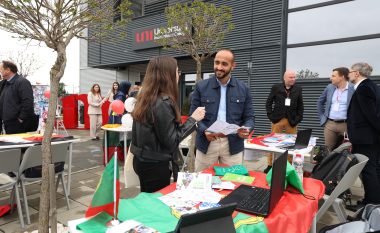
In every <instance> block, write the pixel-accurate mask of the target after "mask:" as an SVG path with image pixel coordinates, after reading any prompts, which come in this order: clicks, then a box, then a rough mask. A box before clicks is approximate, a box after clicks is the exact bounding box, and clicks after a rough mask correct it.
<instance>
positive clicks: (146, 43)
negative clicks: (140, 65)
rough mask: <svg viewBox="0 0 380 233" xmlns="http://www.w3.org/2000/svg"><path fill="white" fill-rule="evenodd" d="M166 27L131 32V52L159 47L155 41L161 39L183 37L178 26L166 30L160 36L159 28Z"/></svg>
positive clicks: (163, 25) (159, 26)
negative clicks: (175, 36)
mask: <svg viewBox="0 0 380 233" xmlns="http://www.w3.org/2000/svg"><path fill="white" fill-rule="evenodd" d="M164 27H167V25H166V24H159V25H154V26H151V27H147V28H141V29H137V30H134V31H133V39H132V50H139V49H148V48H155V47H160V46H161V45H159V44H157V43H156V41H157V40H158V39H160V38H162V37H166V38H167V37H173V36H174V35H183V33H182V31H181V29H180V28H179V27H178V26H173V27H169V28H166V34H164V35H161V28H164Z"/></svg>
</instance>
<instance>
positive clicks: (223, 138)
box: [190, 49, 254, 171]
mask: <svg viewBox="0 0 380 233" xmlns="http://www.w3.org/2000/svg"><path fill="white" fill-rule="evenodd" d="M235 65H236V64H235V61H234V54H233V52H232V51H231V50H228V49H222V50H220V51H219V52H218V53H217V54H216V56H215V59H214V72H215V77H211V78H209V79H206V80H202V81H200V82H198V83H197V84H196V86H195V90H194V92H193V95H192V101H191V107H190V114H192V112H194V111H195V109H197V107H205V110H206V115H205V118H204V119H203V120H202V121H200V122H198V133H197V138H196V142H195V143H196V148H197V151H196V158H195V170H196V171H202V170H203V169H206V168H208V167H210V166H211V165H212V164H214V163H216V162H220V163H225V164H228V165H236V164H241V162H242V158H243V150H244V138H247V137H248V135H249V132H250V131H251V130H252V129H253V127H254V111H253V106H252V97H251V94H250V92H249V89H248V87H247V86H246V85H245V84H244V83H243V82H241V81H240V80H238V79H236V78H234V77H232V76H231V71H232V70H233V69H234V68H235ZM216 121H218V122H217V126H216V127H214V126H213V127H211V128H210V129H211V130H209V127H210V126H212V125H213V124H214V123H215V122H216ZM219 122H225V123H228V124H234V125H237V126H238V128H237V129H236V130H232V131H231V130H227V131H222V130H220V131H219V130H215V128H216V129H222V128H224V127H222V126H220V124H219ZM228 124H227V125H228ZM218 125H219V126H220V127H219V126H218ZM235 127H236V126H235ZM210 131H212V132H210ZM218 131H219V132H218ZM222 132H224V133H226V132H227V133H229V134H224V133H222Z"/></svg>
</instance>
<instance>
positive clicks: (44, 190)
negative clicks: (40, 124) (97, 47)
mask: <svg viewBox="0 0 380 233" xmlns="http://www.w3.org/2000/svg"><path fill="white" fill-rule="evenodd" d="M56 51H57V53H58V54H57V58H56V60H55V64H54V65H53V67H52V68H51V70H50V98H49V109H48V118H47V121H46V126H45V127H46V128H45V133H44V135H43V141H42V184H41V196H40V211H39V212H40V213H39V218H38V232H39V233H48V232H49V209H50V203H49V197H50V195H49V164H51V163H52V160H51V143H50V141H51V136H52V134H53V129H54V121H55V111H56V108H57V99H58V85H59V81H60V80H61V78H62V76H63V74H64V71H65V67H66V60H67V58H66V46H65V45H64V44H63V43H62V44H59V45H58V48H57V49H56ZM53 180H54V176H53ZM55 217H56V216H55Z"/></svg>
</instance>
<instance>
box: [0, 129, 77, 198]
mask: <svg viewBox="0 0 380 233" xmlns="http://www.w3.org/2000/svg"><path fill="white" fill-rule="evenodd" d="M23 135H24V134H23ZM7 136H9V135H7ZM14 136H15V137H19V136H18V135H17V134H15V135H14ZM0 140H1V136H0ZM79 141H80V140H79V139H78V138H74V139H68V140H65V141H56V142H51V144H53V145H54V144H61V143H69V161H68V166H67V182H66V187H67V195H68V196H69V195H70V190H71V168H72V161H73V143H76V142H79ZM38 143H40V142H38ZM36 144H37V143H36V142H31V143H27V144H25V143H22V144H21V143H20V144H14V145H4V146H1V145H0V150H4V149H12V148H28V147H31V146H34V145H36Z"/></svg>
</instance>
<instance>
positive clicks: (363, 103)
mask: <svg viewBox="0 0 380 233" xmlns="http://www.w3.org/2000/svg"><path fill="white" fill-rule="evenodd" d="M371 73H372V67H371V66H370V65H369V64H367V63H356V64H353V65H352V66H351V69H350V72H349V75H348V77H349V79H350V81H351V82H352V83H353V84H354V85H355V86H354V88H355V92H354V94H353V95H352V98H351V102H350V104H349V106H348V111H347V129H348V137H349V139H350V142H351V144H352V153H359V154H363V155H365V156H367V157H368V159H369V160H368V162H367V164H366V165H365V167H364V169H363V171H362V182H363V186H364V199H363V202H362V203H361V204H363V205H365V204H380V195H379V194H380V89H379V87H378V86H377V85H376V84H375V83H374V82H373V81H372V80H371V79H369V76H370V75H371Z"/></svg>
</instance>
